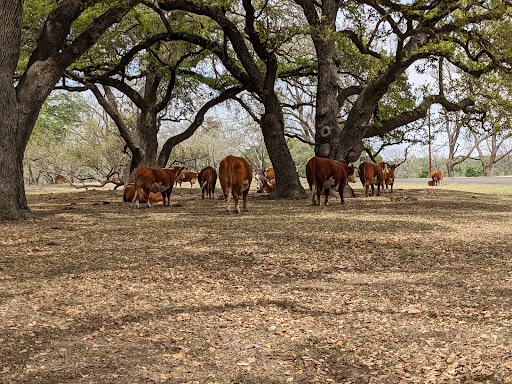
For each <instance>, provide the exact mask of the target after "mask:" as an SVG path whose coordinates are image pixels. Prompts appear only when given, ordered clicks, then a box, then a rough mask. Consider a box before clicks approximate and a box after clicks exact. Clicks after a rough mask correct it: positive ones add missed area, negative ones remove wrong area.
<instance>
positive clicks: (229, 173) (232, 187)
mask: <svg viewBox="0 0 512 384" xmlns="http://www.w3.org/2000/svg"><path fill="white" fill-rule="evenodd" d="M219 181H220V186H221V187H222V192H223V193H224V198H225V199H226V212H227V213H231V211H230V209H229V200H230V197H229V193H230V192H231V194H232V195H233V200H234V201H235V212H236V213H239V212H240V208H239V207H238V199H239V198H240V194H243V199H244V205H243V210H244V211H247V196H248V194H249V188H250V186H251V181H252V170H251V167H250V166H249V163H247V161H245V159H243V158H241V157H236V156H231V155H230V156H227V157H225V158H223V159H222V160H221V161H220V164H219Z"/></svg>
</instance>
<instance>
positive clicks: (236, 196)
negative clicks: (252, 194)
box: [231, 188, 240, 213]
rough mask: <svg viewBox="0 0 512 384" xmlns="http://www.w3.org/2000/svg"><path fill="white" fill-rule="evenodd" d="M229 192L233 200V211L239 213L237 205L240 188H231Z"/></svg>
mask: <svg viewBox="0 0 512 384" xmlns="http://www.w3.org/2000/svg"><path fill="white" fill-rule="evenodd" d="M231 193H232V194H233V201H234V202H235V213H240V207H239V206H238V201H239V199H240V189H239V188H233V189H232V190H231Z"/></svg>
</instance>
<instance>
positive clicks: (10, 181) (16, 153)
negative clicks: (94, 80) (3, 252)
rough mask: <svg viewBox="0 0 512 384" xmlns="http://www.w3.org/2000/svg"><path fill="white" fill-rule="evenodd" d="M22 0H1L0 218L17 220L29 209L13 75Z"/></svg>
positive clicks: (18, 38) (19, 33) (18, 41)
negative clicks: (24, 182) (24, 183)
mask: <svg viewBox="0 0 512 384" xmlns="http://www.w3.org/2000/svg"><path fill="white" fill-rule="evenodd" d="M22 12H23V1H21V0H0V20H2V22H1V23H0V116H2V118H1V120H0V180H1V181H0V196H1V198H0V220H19V219H22V218H23V217H25V216H26V215H27V214H28V213H29V212H30V211H29V209H28V205H27V199H26V197H25V186H24V185H23V154H24V152H25V145H24V143H26V140H24V138H23V137H20V130H19V126H18V125H19V124H20V117H19V116H20V115H21V112H24V111H20V110H19V107H18V100H17V95H16V90H15V89H14V84H13V77H14V71H15V69H16V65H17V63H18V58H19V52H20V41H21V23H22Z"/></svg>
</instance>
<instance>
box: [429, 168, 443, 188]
mask: <svg viewBox="0 0 512 384" xmlns="http://www.w3.org/2000/svg"><path fill="white" fill-rule="evenodd" d="M432 180H433V181H434V183H435V185H437V184H438V183H439V185H443V171H441V170H437V171H434V172H432Z"/></svg>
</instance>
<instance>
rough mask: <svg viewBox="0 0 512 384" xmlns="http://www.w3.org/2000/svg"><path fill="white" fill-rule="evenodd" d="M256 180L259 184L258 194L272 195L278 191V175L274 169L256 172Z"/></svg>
mask: <svg viewBox="0 0 512 384" xmlns="http://www.w3.org/2000/svg"><path fill="white" fill-rule="evenodd" d="M254 178H255V179H256V183H258V189H257V190H256V192H257V193H261V192H266V193H270V192H273V191H274V190H275V189H276V174H275V172H274V167H270V168H267V169H265V171H263V170H262V169H257V170H255V171H254Z"/></svg>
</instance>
